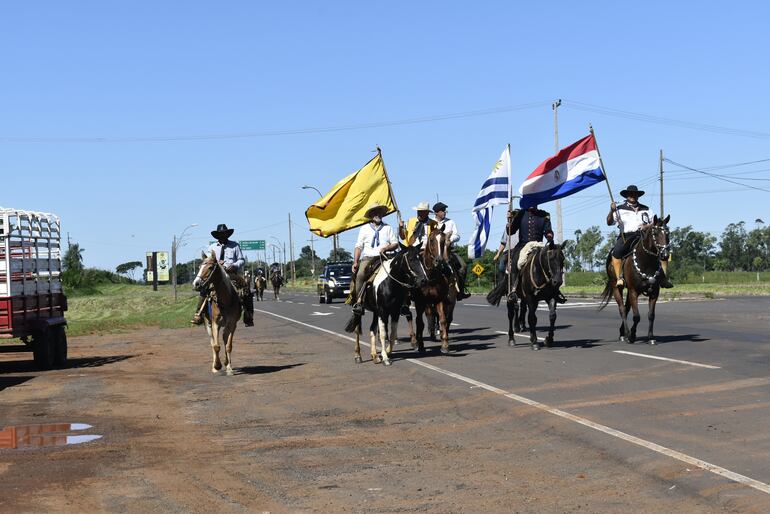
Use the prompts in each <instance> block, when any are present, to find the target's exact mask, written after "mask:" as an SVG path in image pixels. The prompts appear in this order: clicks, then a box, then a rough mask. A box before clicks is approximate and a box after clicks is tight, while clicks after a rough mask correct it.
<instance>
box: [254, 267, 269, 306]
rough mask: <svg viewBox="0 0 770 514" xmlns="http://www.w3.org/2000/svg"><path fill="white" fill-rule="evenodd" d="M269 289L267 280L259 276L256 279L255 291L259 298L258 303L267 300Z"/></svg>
mask: <svg viewBox="0 0 770 514" xmlns="http://www.w3.org/2000/svg"><path fill="white" fill-rule="evenodd" d="M266 288H267V279H266V278H265V276H264V275H262V274H259V275H257V277H256V278H255V279H254V289H255V292H256V294H255V296H256V298H257V301H260V302H261V301H264V299H265V289H266Z"/></svg>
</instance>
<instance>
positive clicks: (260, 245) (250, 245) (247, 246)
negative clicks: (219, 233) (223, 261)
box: [238, 239, 265, 250]
mask: <svg viewBox="0 0 770 514" xmlns="http://www.w3.org/2000/svg"><path fill="white" fill-rule="evenodd" d="M238 243H239V244H240V245H241V250H264V249H265V240H264V239H258V240H255V241H239V242H238Z"/></svg>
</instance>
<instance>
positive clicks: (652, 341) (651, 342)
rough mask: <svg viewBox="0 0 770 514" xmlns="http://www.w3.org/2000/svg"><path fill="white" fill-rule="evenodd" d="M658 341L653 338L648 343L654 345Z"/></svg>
mask: <svg viewBox="0 0 770 514" xmlns="http://www.w3.org/2000/svg"><path fill="white" fill-rule="evenodd" d="M656 344H658V342H657V341H656V340H655V339H650V345H651V346H655V345H656Z"/></svg>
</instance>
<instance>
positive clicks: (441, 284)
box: [407, 229, 457, 354]
mask: <svg viewBox="0 0 770 514" xmlns="http://www.w3.org/2000/svg"><path fill="white" fill-rule="evenodd" d="M423 262H424V264H425V271H426V272H427V274H428V283H427V284H426V285H425V286H423V287H420V288H418V289H415V290H412V292H411V296H412V299H413V300H414V306H415V314H416V318H417V331H416V333H415V331H414V330H413V329H412V324H411V322H410V323H409V332H410V335H411V338H412V347H413V348H415V347H416V348H417V351H419V352H420V353H424V352H425V345H424V343H423V335H422V333H423V330H424V329H425V322H424V321H423V317H422V315H423V313H425V316H426V318H427V320H428V327H429V328H430V327H433V326H435V318H436V317H438V324H439V330H440V332H441V353H443V354H447V353H449V326H450V325H451V324H452V319H453V318H454V310H455V304H456V303H457V288H456V287H455V278H454V274H453V273H452V269H451V268H450V266H449V242H448V239H447V236H446V234H444V231H443V230H441V229H439V230H433V231H431V233H430V236H428V240H427V242H426V244H425V250H424V252H423ZM407 320H408V318H407Z"/></svg>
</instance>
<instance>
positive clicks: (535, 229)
mask: <svg viewBox="0 0 770 514" xmlns="http://www.w3.org/2000/svg"><path fill="white" fill-rule="evenodd" d="M517 232H518V233H519V241H518V242H517V243H516V245H515V246H514V247H513V250H511V252H509V253H510V254H511V258H510V261H504V262H506V263H507V264H508V267H509V268H510V272H511V273H512V274H513V277H512V282H513V289H514V290H515V289H516V283H517V280H518V276H519V267H518V262H519V254H520V253H521V249H522V248H524V245H526V244H527V243H529V242H531V241H536V242H538V243H540V242H542V241H543V237H545V238H546V239H547V240H548V243H549V244H553V229H552V228H551V215H550V214H549V213H548V212H547V211H543V210H540V209H538V208H537V205H533V206H531V207H530V208H529V209H516V210H515V211H508V224H507V225H506V228H505V232H504V233H503V239H502V240H501V241H500V247H499V248H498V249H497V253H495V256H494V257H493V260H494V261H495V262H497V261H498V259H500V255H501V254H502V253H503V251H504V250H505V249H506V244H507V242H508V241H507V240H508V235H509V234H510V235H513V234H516V233H517ZM556 301H557V302H559V303H564V302H566V301H567V299H566V298H564V296H563V295H562V294H561V293H560V294H559V296H558V297H557V299H556Z"/></svg>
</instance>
